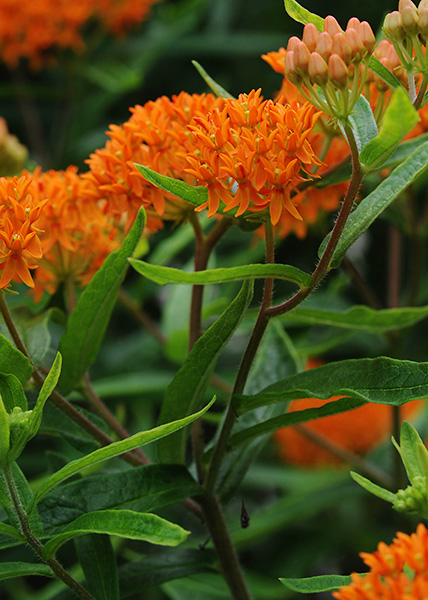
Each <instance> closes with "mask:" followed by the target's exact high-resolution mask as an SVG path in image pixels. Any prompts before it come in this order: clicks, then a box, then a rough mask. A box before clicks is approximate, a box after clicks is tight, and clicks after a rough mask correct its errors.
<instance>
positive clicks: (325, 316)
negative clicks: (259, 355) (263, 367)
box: [279, 306, 428, 333]
mask: <svg viewBox="0 0 428 600" xmlns="http://www.w3.org/2000/svg"><path fill="white" fill-rule="evenodd" d="M427 316H428V306H421V307H415V308H407V307H406V308H387V309H382V310H374V309H372V308H370V307H368V306H353V307H352V308H350V309H348V310H346V311H334V310H324V309H317V308H305V307H304V306H302V307H298V308H295V309H294V310H293V311H292V312H290V313H287V314H285V315H282V316H281V317H279V319H280V320H281V321H285V322H287V323H302V324H305V325H325V326H329V327H341V328H344V329H358V331H370V332H374V333H380V332H384V331H391V330H394V329H401V328H403V327H409V326H410V325H414V324H415V323H418V322H419V321H421V320H422V319H425V318H426V317H427Z"/></svg>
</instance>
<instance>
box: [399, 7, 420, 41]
mask: <svg viewBox="0 0 428 600" xmlns="http://www.w3.org/2000/svg"><path fill="white" fill-rule="evenodd" d="M401 19H402V21H403V27H404V29H405V31H406V32H407V33H408V34H410V35H413V34H415V33H417V31H418V21H419V16H418V9H417V8H411V7H410V6H406V7H404V8H403V10H402V11H401Z"/></svg>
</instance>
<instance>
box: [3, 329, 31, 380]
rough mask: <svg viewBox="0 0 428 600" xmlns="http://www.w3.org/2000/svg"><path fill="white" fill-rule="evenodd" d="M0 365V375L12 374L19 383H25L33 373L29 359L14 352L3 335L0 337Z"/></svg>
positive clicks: (18, 352) (14, 349) (17, 351)
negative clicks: (0, 373)
mask: <svg viewBox="0 0 428 600" xmlns="http://www.w3.org/2000/svg"><path fill="white" fill-rule="evenodd" d="M0 365H1V372H2V373H12V374H13V375H15V377H17V378H18V379H19V381H20V382H21V383H27V381H28V380H29V379H30V377H31V373H32V372H33V367H32V366H31V363H30V361H29V359H28V358H27V357H26V356H24V355H23V354H22V352H20V351H19V350H16V348H14V346H13V345H12V344H11V342H9V340H8V339H6V338H5V337H4V335H0Z"/></svg>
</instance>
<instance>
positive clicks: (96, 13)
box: [0, 0, 157, 68]
mask: <svg viewBox="0 0 428 600" xmlns="http://www.w3.org/2000/svg"><path fill="white" fill-rule="evenodd" d="M155 1H157V0H79V2H69V0H38V1H37V2H31V0H21V1H20V2H15V0H2V2H1V4H0V53H1V57H2V60H3V61H4V62H5V63H6V64H7V65H8V66H9V67H11V68H15V67H16V65H17V64H18V62H19V60H20V59H21V58H26V59H28V60H29V61H30V63H31V64H32V66H33V67H36V68H38V67H40V65H41V64H43V63H44V62H45V61H46V59H47V58H48V56H49V55H50V53H51V51H52V50H55V49H64V48H71V49H72V50H73V51H81V50H82V49H83V48H84V46H85V44H84V41H83V37H82V28H83V27H84V26H85V25H86V24H87V23H88V21H90V20H91V19H95V20H97V21H98V22H100V23H101V25H102V27H104V29H105V30H106V31H107V32H109V33H112V34H114V35H121V34H123V33H124V32H125V31H126V30H128V29H129V28H130V27H132V26H135V25H137V24H139V23H141V22H142V21H143V20H144V19H145V18H146V17H147V14H148V12H149V10H150V7H151V5H152V4H153V3H154V2H155Z"/></svg>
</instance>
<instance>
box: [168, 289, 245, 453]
mask: <svg viewBox="0 0 428 600" xmlns="http://www.w3.org/2000/svg"><path fill="white" fill-rule="evenodd" d="M252 296H253V286H252V283H250V282H245V283H244V284H243V286H242V288H241V290H240V292H239V294H238V295H237V296H236V298H235V299H234V300H233V302H231V304H230V306H229V307H228V308H227V309H226V310H225V312H224V313H223V314H222V315H221V316H220V317H219V318H218V319H217V321H215V323H213V324H212V325H211V327H210V328H209V329H207V331H206V332H205V333H204V335H203V336H202V337H200V338H199V340H198V341H197V342H196V343H195V345H194V346H193V348H192V351H191V352H190V354H189V355H188V357H187V358H186V360H185V362H184V364H183V366H182V367H181V369H180V370H179V371H178V373H177V375H176V376H175V377H174V379H173V380H172V381H171V383H170V384H169V386H168V387H167V390H166V394H165V400H164V402H163V404H162V408H161V413H160V417H159V422H160V423H164V422H165V421H167V420H170V419H181V418H182V417H185V416H186V415H188V414H189V413H191V412H192V411H193V410H195V409H196V408H197V407H198V405H199V404H200V403H201V402H202V399H203V395H204V393H205V390H206V387H207V385H208V381H209V378H210V375H211V372H212V370H213V368H214V366H215V364H216V362H217V358H218V356H219V355H220V353H221V351H222V350H223V348H224V347H225V346H226V344H227V342H228V341H229V339H230V338H231V336H232V334H233V332H234V331H235V330H236V328H237V327H238V325H239V323H240V322H241V319H242V317H243V315H244V313H245V311H246V309H247V307H248V305H249V303H250V302H251V298H252ZM186 438H187V433H186V431H181V432H179V433H176V434H174V435H171V436H169V437H168V438H165V439H164V440H163V441H162V442H160V443H158V455H159V458H160V460H161V461H162V462H171V463H182V462H184V455H185V446H186Z"/></svg>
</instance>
